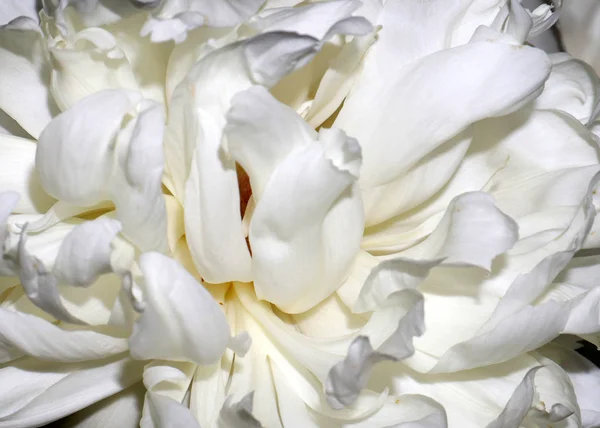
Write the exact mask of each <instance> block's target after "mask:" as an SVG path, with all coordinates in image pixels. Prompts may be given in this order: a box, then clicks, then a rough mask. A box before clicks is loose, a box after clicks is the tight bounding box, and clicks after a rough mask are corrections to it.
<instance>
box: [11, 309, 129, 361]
mask: <svg viewBox="0 0 600 428" xmlns="http://www.w3.org/2000/svg"><path fill="white" fill-rule="evenodd" d="M0 319H1V320H2V322H1V323H0V339H1V340H0V361H1V362H6V361H10V360H11V359H13V358H15V357H17V356H21V355H29V356H32V357H35V358H39V359H42V360H48V361H57V362H77V361H87V360H98V359H101V358H105V357H110V356H112V355H116V354H120V353H122V352H125V351H126V350H127V340H125V339H121V338H117V337H111V336H107V335H104V334H101V333H97V332H95V331H91V330H90V331H86V330H79V331H77V330H75V331H68V330H63V329H61V328H59V327H56V326H55V325H53V324H50V323H49V322H47V321H44V320H42V319H40V318H37V317H35V316H32V315H27V314H23V313H19V312H13V311H11V310H7V309H0Z"/></svg>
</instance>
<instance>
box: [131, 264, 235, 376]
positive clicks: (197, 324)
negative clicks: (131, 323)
mask: <svg viewBox="0 0 600 428" xmlns="http://www.w3.org/2000/svg"><path fill="white" fill-rule="evenodd" d="M140 268H141V270H142V272H143V275H144V279H145V285H146V286H145V288H144V298H145V308H144V310H143V312H142V314H141V315H140V318H139V319H138V320H137V321H136V324H135V327H134V330H133V334H132V335H131V337H130V339H129V345H130V348H131V354H132V355H133V356H134V357H135V358H138V359H149V358H160V359H165V360H173V361H190V362H195V363H197V364H210V363H213V362H215V361H217V360H218V359H219V358H221V355H222V354H223V352H224V351H225V348H226V346H227V343H228V340H229V327H228V325H227V321H226V319H225V316H224V315H223V312H222V311H221V309H220V307H219V305H217V303H216V302H215V301H214V300H213V299H212V297H211V296H210V294H209V293H208V292H207V291H206V290H205V289H204V287H202V286H201V285H200V284H198V283H197V282H196V280H195V279H194V277H193V276H191V275H190V274H189V273H188V272H187V271H186V270H185V269H184V268H183V267H182V266H181V265H179V264H178V263H177V262H175V261H174V260H172V259H169V258H167V257H165V256H162V255H161V254H159V253H145V254H143V255H142V256H141V257H140Z"/></svg>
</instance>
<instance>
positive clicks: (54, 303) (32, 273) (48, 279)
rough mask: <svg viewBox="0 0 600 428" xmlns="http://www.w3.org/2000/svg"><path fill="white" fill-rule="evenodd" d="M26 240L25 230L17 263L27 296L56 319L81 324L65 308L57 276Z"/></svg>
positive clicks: (22, 234) (19, 247) (20, 242)
mask: <svg viewBox="0 0 600 428" xmlns="http://www.w3.org/2000/svg"><path fill="white" fill-rule="evenodd" d="M25 242H26V234H25V232H24V231H23V232H22V233H21V239H20V241H19V246H18V257H17V259H16V265H17V269H18V273H19V279H20V280H21V285H22V286H23V288H24V289H25V292H26V293H27V297H29V299H30V300H31V301H32V302H33V303H34V304H35V305H36V306H37V307H39V308H40V309H42V310H44V311H45V312H47V313H48V314H50V315H52V316H53V317H55V318H56V319H58V320H61V321H66V322H70V323H74V324H81V323H82V321H81V320H79V319H78V318H76V317H74V316H73V315H71V314H70V313H69V311H68V310H67V309H66V308H65V306H64V304H63V302H62V299H61V297H60V294H59V292H58V288H57V286H58V284H57V280H56V277H55V276H54V275H53V274H52V273H51V272H49V271H48V270H47V268H46V267H45V266H44V264H43V262H42V261H41V260H40V259H38V258H37V257H35V256H32V255H31V254H30V253H29V252H28V251H27V249H26V246H25Z"/></svg>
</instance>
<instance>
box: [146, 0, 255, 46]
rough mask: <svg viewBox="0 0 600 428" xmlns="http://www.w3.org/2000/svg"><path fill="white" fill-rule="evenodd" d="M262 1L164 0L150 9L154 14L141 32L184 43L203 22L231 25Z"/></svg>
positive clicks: (154, 40) (242, 19)
mask: <svg viewBox="0 0 600 428" xmlns="http://www.w3.org/2000/svg"><path fill="white" fill-rule="evenodd" d="M263 2H264V0H249V1H245V0H227V1H219V2H211V1H194V2H186V3H181V2H178V1H177V0H166V1H164V2H162V3H161V4H160V5H159V6H158V9H157V10H155V11H153V16H152V17H151V18H150V19H149V20H148V21H147V22H146V25H144V28H142V31H141V35H142V36H146V35H148V34H150V37H151V39H152V41H153V42H163V41H167V40H174V41H175V42H177V43H179V42H183V41H184V40H185V39H186V37H187V31H188V30H193V29H194V28H196V27H199V26H201V25H203V24H206V25H210V26H212V27H233V26H235V25H237V24H239V23H241V22H243V21H245V20H246V19H247V18H249V17H250V16H252V14H254V12H256V10H257V9H258V8H259V7H260V6H261V5H262V3H263Z"/></svg>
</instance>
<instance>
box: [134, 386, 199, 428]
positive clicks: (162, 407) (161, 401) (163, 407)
mask: <svg viewBox="0 0 600 428" xmlns="http://www.w3.org/2000/svg"><path fill="white" fill-rule="evenodd" d="M146 405H147V409H148V410H147V411H146V412H145V414H144V416H143V417H142V420H141V421H140V426H141V427H142V428H163V427H164V428H200V425H198V422H196V419H194V416H193V415H192V413H191V412H190V410H189V409H188V408H187V407H185V406H184V405H183V404H181V403H178V402H177V401H175V400H173V399H172V398H169V397H165V396H162V395H160V394H153V393H151V392H149V393H148V394H146Z"/></svg>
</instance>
